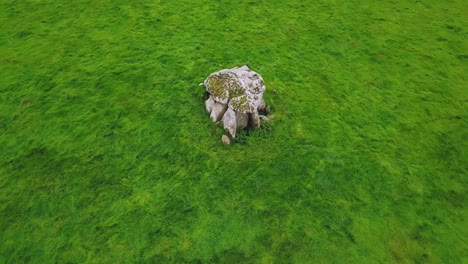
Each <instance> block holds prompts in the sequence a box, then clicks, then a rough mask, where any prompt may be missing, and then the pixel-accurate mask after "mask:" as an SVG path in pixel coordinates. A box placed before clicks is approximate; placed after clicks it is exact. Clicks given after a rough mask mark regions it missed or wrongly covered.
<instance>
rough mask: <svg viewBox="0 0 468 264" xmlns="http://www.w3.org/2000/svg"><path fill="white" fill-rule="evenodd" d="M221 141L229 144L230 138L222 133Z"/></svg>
mask: <svg viewBox="0 0 468 264" xmlns="http://www.w3.org/2000/svg"><path fill="white" fill-rule="evenodd" d="M221 141H222V142H223V144H225V145H229V144H231V139H229V137H228V136H226V135H223V136H222V137H221Z"/></svg>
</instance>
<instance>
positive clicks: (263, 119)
mask: <svg viewBox="0 0 468 264" xmlns="http://www.w3.org/2000/svg"><path fill="white" fill-rule="evenodd" d="M258 117H260V120H262V121H268V120H269V118H268V117H266V116H264V115H259V116H258Z"/></svg>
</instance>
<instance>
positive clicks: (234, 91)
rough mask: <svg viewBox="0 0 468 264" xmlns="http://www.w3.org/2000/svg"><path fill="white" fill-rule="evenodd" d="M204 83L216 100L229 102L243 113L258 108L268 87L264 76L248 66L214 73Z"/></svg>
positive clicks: (233, 107) (224, 102)
mask: <svg viewBox="0 0 468 264" xmlns="http://www.w3.org/2000/svg"><path fill="white" fill-rule="evenodd" d="M204 84H205V87H206V91H207V92H208V93H210V94H211V95H212V96H213V99H214V100H215V101H216V102H220V103H223V104H228V103H229V106H230V107H232V109H234V110H235V111H237V112H241V113H251V111H252V110H253V109H257V108H258V107H259V105H260V104H261V102H262V100H263V93H264V92H265V89H266V88H265V82H264V81H263V78H262V76H261V75H260V74H258V73H256V72H254V71H252V70H250V69H249V68H248V67H247V66H242V67H240V68H237V67H236V68H233V69H225V70H221V71H218V72H215V73H212V74H210V76H208V78H206V80H205V82H204ZM237 97H240V98H237ZM235 98H237V99H235ZM232 99H234V100H232ZM231 100H232V102H231Z"/></svg>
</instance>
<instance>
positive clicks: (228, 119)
mask: <svg viewBox="0 0 468 264" xmlns="http://www.w3.org/2000/svg"><path fill="white" fill-rule="evenodd" d="M223 126H224V129H225V130H226V131H227V132H229V134H231V136H232V138H236V131H237V119H236V112H234V110H232V108H230V107H229V108H228V109H227V110H226V113H224V116H223Z"/></svg>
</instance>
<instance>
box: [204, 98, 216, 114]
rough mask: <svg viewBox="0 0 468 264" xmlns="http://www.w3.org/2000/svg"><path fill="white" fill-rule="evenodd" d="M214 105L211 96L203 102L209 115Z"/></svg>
mask: <svg viewBox="0 0 468 264" xmlns="http://www.w3.org/2000/svg"><path fill="white" fill-rule="evenodd" d="M214 104H215V100H214V99H213V96H211V95H210V97H208V99H207V100H206V101H205V109H206V111H207V112H208V113H209V114H211V109H213V105H214Z"/></svg>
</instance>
